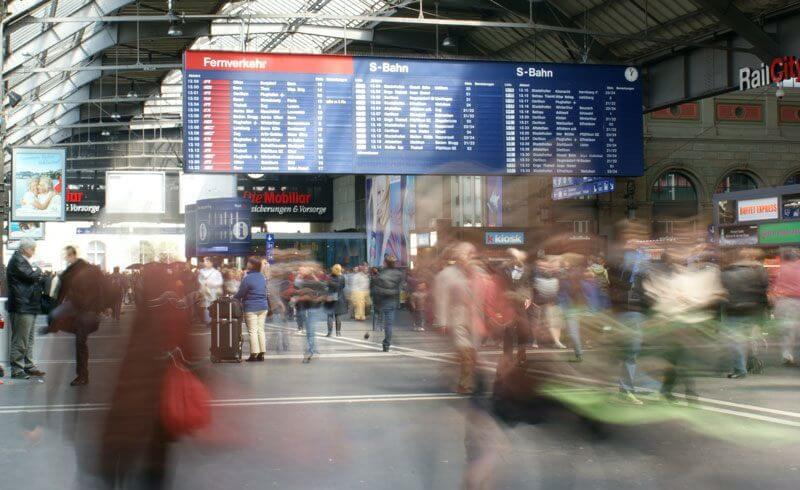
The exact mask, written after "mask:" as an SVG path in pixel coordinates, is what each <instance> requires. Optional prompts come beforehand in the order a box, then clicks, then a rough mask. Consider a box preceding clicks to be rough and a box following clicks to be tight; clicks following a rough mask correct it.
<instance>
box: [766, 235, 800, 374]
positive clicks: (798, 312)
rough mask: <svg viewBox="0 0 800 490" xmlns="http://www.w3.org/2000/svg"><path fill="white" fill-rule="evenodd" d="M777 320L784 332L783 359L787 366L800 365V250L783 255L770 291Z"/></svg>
mask: <svg viewBox="0 0 800 490" xmlns="http://www.w3.org/2000/svg"><path fill="white" fill-rule="evenodd" d="M770 298H771V300H772V303H773V305H774V308H775V309H774V314H775V319H776V320H777V321H778V324H779V325H780V327H781V330H782V331H783V332H782V333H783V339H782V341H781V357H782V358H783V364H784V365H786V366H797V365H798V364H800V359H798V358H797V354H798V352H797V351H798V336H800V250H797V249H791V250H787V251H786V252H784V254H783V261H782V262H781V268H780V270H779V271H778V277H777V278H776V279H775V283H774V284H773V286H772V289H771V290H770Z"/></svg>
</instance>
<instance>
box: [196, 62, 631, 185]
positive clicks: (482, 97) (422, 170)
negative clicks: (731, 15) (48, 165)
mask: <svg viewBox="0 0 800 490" xmlns="http://www.w3.org/2000/svg"><path fill="white" fill-rule="evenodd" d="M183 83H184V98H183V99H184V132H183V135H184V145H183V148H184V170H185V171H187V172H223V173H231V172H235V173H285V174H297V173H330V174H394V175H396V174H464V175H475V174H492V175H525V174H547V175H575V176H580V175H587V176H637V175H641V174H642V172H643V168H644V164H643V134H642V89H641V81H640V79H639V72H638V70H637V69H636V68H635V67H626V66H609V65H574V64H548V63H513V62H488V61H449V60H448V61H444V60H411V59H398V58H391V59H386V58H373V57H350V56H328V55H289V54H269V53H232V52H218V51H187V52H186V53H185V55H184V78H183Z"/></svg>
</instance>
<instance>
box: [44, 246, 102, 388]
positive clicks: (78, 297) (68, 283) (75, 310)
mask: <svg viewBox="0 0 800 490" xmlns="http://www.w3.org/2000/svg"><path fill="white" fill-rule="evenodd" d="M64 258H65V259H66V261H67V264H68V265H67V268H66V269H64V272H62V273H61V277H60V281H59V282H60V284H61V286H60V287H59V290H58V296H57V301H56V302H57V304H58V306H56V308H55V309H54V310H53V311H52V313H51V314H50V322H49V323H50V326H49V328H48V333H50V332H58V331H59V330H63V331H65V332H69V333H72V334H74V335H75V374H76V375H77V376H76V378H75V379H74V380H72V382H71V383H70V385H71V386H82V385H86V384H88V383H89V344H88V340H89V335H90V334H92V333H94V332H96V331H97V329H98V328H99V326H100V322H99V319H98V314H99V313H100V311H102V310H104V309H106V308H107V307H113V305H112V304H109V301H107V300H105V299H104V298H105V295H104V294H105V293H106V290H105V289H106V288H109V289H110V288H111V285H110V284H109V283H112V280H113V279H112V280H109V281H106V278H105V276H104V275H103V271H101V270H100V268H99V267H97V266H95V265H92V264H90V263H88V262H86V261H85V260H83V259H79V258H78V251H77V250H76V249H75V247H73V246H68V247H66V248H65V249H64ZM112 299H113V300H116V298H112Z"/></svg>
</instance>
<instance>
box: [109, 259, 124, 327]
mask: <svg viewBox="0 0 800 490" xmlns="http://www.w3.org/2000/svg"><path fill="white" fill-rule="evenodd" d="M110 279H111V280H110V281H109V282H110V283H111V291H110V295H111V298H112V299H113V302H112V305H111V312H112V314H111V316H112V318H113V319H114V321H117V322H118V321H119V319H120V316H121V315H122V297H123V296H124V295H125V277H124V276H123V275H122V274H121V273H120V271H119V267H114V272H113V273H112V274H111V277H110Z"/></svg>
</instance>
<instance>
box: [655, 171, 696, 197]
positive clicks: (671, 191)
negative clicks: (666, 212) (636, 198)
mask: <svg viewBox="0 0 800 490" xmlns="http://www.w3.org/2000/svg"><path fill="white" fill-rule="evenodd" d="M650 196H651V199H652V200H653V202H694V201H697V190H696V189H695V188H694V184H692V181H691V180H690V179H689V177H687V176H686V175H685V174H682V173H680V172H667V173H665V174H662V175H661V177H659V178H658V179H657V180H656V181H655V182H654V183H653V188H652V189H651V193H650Z"/></svg>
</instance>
